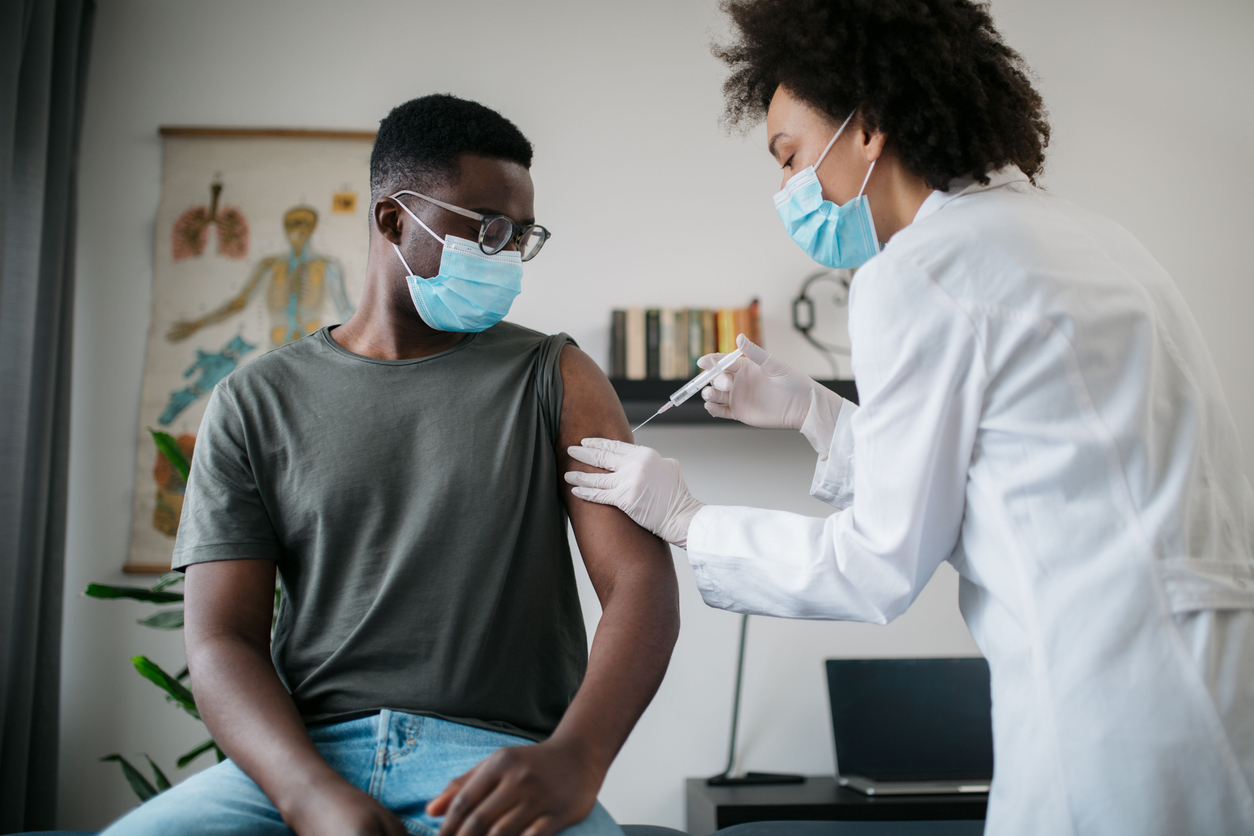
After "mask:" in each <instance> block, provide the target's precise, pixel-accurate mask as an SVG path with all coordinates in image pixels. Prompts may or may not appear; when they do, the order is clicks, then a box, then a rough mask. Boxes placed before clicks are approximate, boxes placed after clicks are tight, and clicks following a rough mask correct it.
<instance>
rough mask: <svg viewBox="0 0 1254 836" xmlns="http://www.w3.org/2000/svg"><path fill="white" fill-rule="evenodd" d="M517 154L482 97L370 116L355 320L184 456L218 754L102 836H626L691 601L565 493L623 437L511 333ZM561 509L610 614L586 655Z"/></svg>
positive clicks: (224, 388)
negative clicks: (616, 790) (641, 727)
mask: <svg viewBox="0 0 1254 836" xmlns="http://www.w3.org/2000/svg"><path fill="white" fill-rule="evenodd" d="M530 165H531V145H530V143H528V141H527V140H526V139H525V138H524V137H523V135H522V134H521V133H520V132H519V131H518V129H517V128H516V127H514V125H513V124H511V123H510V122H509V121H507V120H506V119H504V118H503V117H502V116H500V115H499V114H498V113H496V112H494V111H492V110H489V109H487V108H486V107H483V106H482V105H478V104H475V103H473V102H468V101H463V100H461V99H457V98H454V97H452V96H427V97H425V98H421V99H416V100H414V101H411V102H408V103H407V104H404V105H401V106H400V107H398V108H396V109H395V110H394V111H392V113H391V114H389V115H388V117H387V118H386V119H384V120H383V122H382V124H381V125H380V127H379V134H378V139H377V140H376V142H375V147H374V153H373V155H372V157H371V161H370V169H371V170H370V181H371V192H372V199H371V212H372V214H371V220H372V224H371V229H370V251H369V259H368V262H367V279H366V286H365V291H364V293H363V296H362V299H361V305H360V307H359V308H358V309H357V312H356V313H355V314H354V315H353V316H352V318H351V319H349V321H348V322H347V323H345V324H343V325H341V326H338V327H331V328H323V329H322V330H320V331H317V332H315V333H314V334H312V335H310V336H308V337H306V338H304V339H302V340H299V341H297V342H294V343H292V344H290V345H286V346H283V347H282V348H278V349H275V350H274V351H271V352H270V353H268V354H266V355H264V356H263V357H260V358H258V359H257V360H255V361H253V362H252V363H250V364H248V365H246V366H243V367H241V368H240V369H239V370H237V371H235V372H234V373H232V374H231V375H230V376H229V377H227V378H226V379H225V380H224V381H223V382H222V383H220V384H218V386H217V388H216V389H215V390H214V392H213V396H212V399H211V401H210V403H209V406H208V409H207V411H206V413H205V418H204V422H203V424H202V425H201V433H200V437H199V439H198V440H197V444H196V455H195V458H194V463H193V467H192V473H191V479H190V482H189V485H188V490H187V498H186V504H185V505H184V508H183V518H182V523H181V527H180V530H179V535H178V542H177V545H176V548H175V552H174V554H175V557H174V565H175V566H176V567H179V568H182V569H184V570H185V571H186V573H187V582H186V590H187V615H186V618H187V627H186V643H187V660H188V665H189V667H190V669H191V679H192V685H193V688H194V691H195V694H196V701H197V704H198V706H199V707H200V711H201V713H202V715H203V717H204V720H205V723H206V725H208V727H209V730H210V731H211V732H212V734H213V736H214V739H215V740H216V741H217V742H218V745H219V746H220V747H221V748H222V751H223V752H225V753H226V755H227V756H228V757H229V760H228V761H225V762H223V763H220V764H218V765H216V766H213V767H211V768H209V769H206V770H205V771H203V772H201V773H199V774H198V775H195V776H193V777H191V778H189V779H188V780H186V781H184V782H183V783H181V784H179V785H178V786H177V787H175V788H173V789H171V790H168V791H166V792H165V793H163V794H161V795H159V796H157V797H156V798H154V799H153V800H151V801H149V802H147V803H146V804H144V805H142V806H141V807H139V808H138V809H137V810H135V811H133V812H131V813H130V814H128V815H127V816H125V817H123V818H122V819H121V820H119V821H118V822H117V823H116V824H114V825H113V827H112V828H110V829H109V831H108V833H109V834H163V836H164V834H171V833H231V834H280V833H290V832H291V831H296V832H297V833H299V834H301V836H306V834H328V836H331V835H332V834H333V835H334V836H344V834H403V833H406V832H408V833H411V834H427V836H431V835H432V834H434V833H435V832H436V829H437V828H438V829H439V832H440V833H441V834H443V836H488V834H491V836H515V834H526V836H549V834H554V833H557V832H559V831H563V830H565V831H567V832H568V833H572V834H579V836H603V835H604V834H608V835H609V836H614V834H618V836H621V830H620V829H619V828H618V826H617V825H616V824H615V823H614V821H613V820H612V819H611V818H610V817H609V815H608V813H606V812H605V810H604V809H603V808H601V807H600V806H599V805H598V804H597V803H596V795H597V792H598V790H599V789H600V786H601V782H602V780H603V779H604V777H605V773H606V770H607V769H608V768H609V765H610V762H611V761H612V760H613V758H614V756H615V755H616V754H617V752H618V750H619V748H620V747H621V746H622V744H623V742H624V740H625V739H626V738H627V735H628V733H629V732H630V731H631V728H632V726H633V725H634V724H635V722H636V720H637V719H638V718H639V717H640V714H641V713H642V712H643V711H644V709H645V706H646V705H647V704H648V702H649V700H650V699H651V698H652V696H653V693H654V691H655V690H656V689H657V687H658V685H659V684H660V682H661V680H662V676H663V674H664V673H665V671H666V666H667V663H668V661H669V658H670V653H671V650H672V647H673V645H674V642H675V638H676V636H677V633H678V629H679V615H678V596H677V588H676V581H675V574H674V568H673V566H672V563H671V557H670V552H669V549H668V547H667V546H666V545H665V544H663V543H662V541H661V540H659V539H657V538H656V537H654V536H653V535H652V534H649V533H647V532H646V531H644V530H643V529H641V528H639V527H637V526H636V525H635V524H634V523H633V522H631V520H629V519H628V518H627V517H626V515H624V514H623V513H622V512H620V511H618V510H617V509H615V508H610V507H608V506H604V505H597V504H595V503H589V502H583V501H581V500H578V499H575V498H573V497H572V495H571V492H570V488H569V487H568V486H567V485H566V483H565V482H564V481H563V480H562V479H561V478H560V476H559V474H561V473H562V472H563V471H564V470H566V469H567V468H569V467H572V466H576V467H577V466H578V465H576V464H574V463H573V462H572V461H571V460H570V459H569V458H567V456H566V454H565V452H564V451H565V450H566V448H567V447H568V446H570V445H574V444H578V443H579V439H582V438H585V437H588V436H609V437H613V438H621V439H629V438H630V431H629V429H628V426H627V421H626V418H625V416H624V415H623V412H622V408H621V407H620V406H619V404H618V400H617V398H616V397H615V395H614V391H613V389H612V388H611V387H610V385H609V382H608V381H607V380H606V379H605V376H604V375H603V374H602V373H601V372H600V370H599V369H598V368H597V367H596V365H595V364H593V363H592V361H591V360H590V359H589V358H588V357H587V355H585V354H584V353H583V352H581V351H580V350H579V349H578V348H577V347H575V345H574V344H573V343H572V342H571V340H570V338H569V337H567V336H566V335H564V334H559V335H557V336H552V337H549V336H544V335H542V334H538V333H536V332H534V331H530V330H528V329H526V328H521V327H519V326H517V325H512V324H510V323H507V322H501V321H500V320H501V318H502V317H503V316H504V315H505V313H506V312H507V311H508V309H509V305H510V302H511V301H512V300H513V298H514V294H515V293H516V292H517V290H518V289H519V287H520V284H519V281H520V279H521V276H522V259H524V258H528V259H529V258H530V257H531V256H533V255H535V253H536V251H537V250H538V248H539V247H540V246H542V245H543V243H544V240H545V239H546V238H547V233H546V232H545V231H544V230H543V229H542V228H540V227H534V226H533V224H534V220H533V215H534V212H533V189H532V182H531V176H530V174H529V172H528V169H529V167H530ZM481 216H487V217H486V218H485V217H481ZM498 249H500V250H501V251H500V252H499V253H497V254H492V253H493V252H494V251H495V250H498ZM411 268H412V270H411ZM419 277H430V278H419ZM484 485H488V486H490V488H489V489H487V490H485V489H484ZM568 517H569V520H570V522H571V524H572V526H573V528H574V532H575V537H576V538H577V540H578V543H579V549H580V552H581V553H582V555H583V559H584V563H585V565H586V566H587V569H588V574H589V575H590V577H591V579H592V583H593V585H594V586H595V588H596V591H597V595H598V596H599V597H600V600H601V604H602V607H603V609H604V613H603V615H602V617H601V621H600V625H599V626H598V628H597V632H596V637H595V641H594V643H593V646H592V651H591V654H589V653H588V650H587V638H586V636H585V633H584V627H583V616H582V614H581V612H580V607H579V598H578V595H577V592H576V588H575V576H574V568H573V566H572V560H571V554H570V549H569V546H568V541H567V533H566V521H567V518H568ZM276 569H277V571H278V575H279V578H280V579H281V582H282V588H283V592H284V596H283V602H282V605H281V607H280V608H279V614H278V621H277V623H276V624H275V626H274V637H273V640H272V639H271V624H270V619H271V610H272V606H273V600H274V582H275V572H276ZM272 659H273V661H272ZM289 828H290V830H289Z"/></svg>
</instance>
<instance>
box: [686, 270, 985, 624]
mask: <svg viewBox="0 0 1254 836" xmlns="http://www.w3.org/2000/svg"><path fill="white" fill-rule="evenodd" d="M887 255H888V254H887V253H885V254H884V255H883V256H881V258H879V259H876V261H874V262H871V263H870V264H868V265H867V267H865V268H863V270H862V271H861V272H860V273H859V275H858V281H857V282H855V285H854V286H855V293H854V294H852V295H851V299H850V337H851V342H852V344H853V360H854V372H855V375H856V377H857V379H858V391H859V395H860V400H861V402H862V404H861V406H860V407H859V408H858V409H856V410H849V412H848V415H847V416H846V415H845V408H844V407H843V406H842V408H841V415H840V416H839V418H838V422H837V423H838V424H839V423H840V421H841V420H847V424H848V426H847V430H846V431H845V433H844V434H843V435H842V431H841V428H840V427H837V429H835V430H834V431H833V435H832V448H833V449H832V453H837V452H838V453H839V455H833V454H829V457H828V459H829V463H830V464H829V465H828V467H827V468H826V469H825V470H824V473H823V476H822V478H821V479H820V478H817V477H816V482H819V483H820V484H819V488H820V491H827V492H828V493H830V495H831V497H832V498H833V499H835V500H837V501H838V502H840V501H846V500H847V501H848V504H847V506H846V507H844V508H843V509H842V510H840V511H837V512H836V513H834V514H832V515H831V516H828V517H826V518H817V519H816V518H813V517H808V516H804V515H801V514H793V513H788V512H783V511H770V510H765V509H758V508H739V507H725V506H706V507H705V508H703V509H701V511H699V512H698V513H697V514H696V516H695V517H694V518H693V521H692V525H691V527H690V528H689V531H688V558H689V561H690V563H691V564H692V567H693V570H694V572H695V574H696V578H697V585H698V587H699V589H700V590H701V594H702V597H704V598H705V601H706V603H707V604H709V605H710V606H714V607H719V608H722V609H728V610H733V611H735V612H747V613H755V614H762V615H774V616H783V617H792V618H820V619H840V620H851V621H867V622H873V623H878V624H884V623H887V622H888V621H891V620H892V619H893V618H895V617H897V616H898V615H900V614H901V613H902V612H904V611H905V610H906V609H907V608H908V607H909V606H910V604H911V603H912V602H913V601H914V599H915V598H916V597H917V596H918V594H919V592H920V591H921V590H922V589H923V587H924V586H925V585H926V584H927V582H928V580H929V579H930V578H931V577H932V574H933V573H934V572H935V571H936V567H937V566H939V565H940V563H941V562H942V561H944V560H945V559H947V558H948V557H949V555H950V554H951V553H952V552H953V550H954V546H955V544H956V543H957V540H958V536H959V532H960V528H961V524H962V515H963V510H964V507H965V487H966V480H967V470H968V467H969V465H970V461H971V455H972V449H973V446H974V439H975V433H976V430H977V428H978V425H979V420H980V410H981V404H982V399H983V392H984V388H985V377H986V376H985V373H984V365H983V358H982V353H981V351H980V347H979V341H978V339H977V333H976V329H975V327H974V326H973V324H972V321H971V319H970V318H969V317H968V315H967V313H966V311H964V310H963V309H962V308H961V307H960V306H959V305H958V304H957V302H955V300H954V299H953V298H951V297H950V296H949V295H948V294H947V293H945V292H944V291H943V290H942V289H941V288H940V287H939V286H937V285H936V283H935V282H933V281H931V280H930V279H928V278H927V276H926V275H924V274H923V272H922V271H921V270H919V269H918V268H917V267H915V266H913V265H912V264H910V263H908V262H904V261H901V260H898V261H896V262H892V261H888V260H887ZM838 446H839V447H840V449H839V450H837V449H836V448H837V447H838ZM846 447H851V449H846ZM855 454H856V458H857V461H858V471H857V484H856V491H854V490H853V488H854V485H853V473H852V461H853V458H854V455H855ZM820 464H822V463H820ZM816 495H820V494H816ZM821 498H822V497H821Z"/></svg>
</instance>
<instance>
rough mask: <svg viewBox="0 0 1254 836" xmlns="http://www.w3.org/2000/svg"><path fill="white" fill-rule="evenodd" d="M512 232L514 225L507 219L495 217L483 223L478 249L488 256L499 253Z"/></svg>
mask: <svg viewBox="0 0 1254 836" xmlns="http://www.w3.org/2000/svg"><path fill="white" fill-rule="evenodd" d="M513 232H514V224H513V222H512V221H510V219H509V218H503V217H501V216H499V215H498V216H496V217H495V218H488V219H487V220H486V221H484V224H483V230H482V231H481V232H480V233H479V247H480V249H482V250H483V251H484V252H485V253H487V254H488V255H492V254H493V253H499V252H500V251H501V250H503V249H505V245H506V244H508V243H509V239H510V236H511V235H512V234H513Z"/></svg>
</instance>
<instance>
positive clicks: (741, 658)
mask: <svg viewBox="0 0 1254 836" xmlns="http://www.w3.org/2000/svg"><path fill="white" fill-rule="evenodd" d="M748 633H749V616H748V615H742V616H740V649H739V651H738V652H737V655H736V694H735V696H734V697H732V722H731V745H730V746H729V747H728V750H727V768H726V769H724V770H723V771H722V772H721V773H719V774H718V775H713V776H711V777H709V778H706V779H705V783H706V784H707V785H709V786H711V787H745V786H754V785H759V784H804V783H805V780H806V777H805V776H804V775H790V774H787V773H779V772H746V773H745V774H744V775H736V776H733V775H732V774H731V771H732V769H734V768H735V766H736V727H737V725H738V724H739V722H740V686H741V684H743V682H744V678H745V637H746V636H747V635H748Z"/></svg>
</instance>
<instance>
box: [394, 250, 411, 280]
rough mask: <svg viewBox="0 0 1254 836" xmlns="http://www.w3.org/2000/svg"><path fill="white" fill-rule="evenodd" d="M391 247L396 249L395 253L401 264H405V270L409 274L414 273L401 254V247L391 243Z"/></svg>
mask: <svg viewBox="0 0 1254 836" xmlns="http://www.w3.org/2000/svg"><path fill="white" fill-rule="evenodd" d="M392 249H394V250H396V255H397V256H398V257H399V258H400V260H401V264H404V265H405V272H406V273H407V274H409V275H411V276H412V275H414V271H413V270H410V269H409V262H408V261H406V260H405V256H403V255H401V248H400V247H398V246H396V245H395V244H393V245H392Z"/></svg>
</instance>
